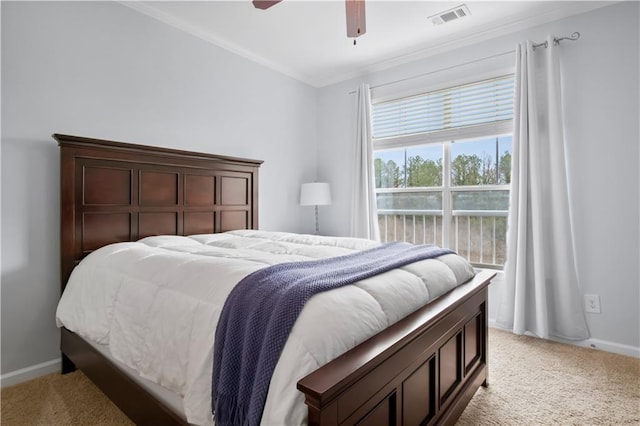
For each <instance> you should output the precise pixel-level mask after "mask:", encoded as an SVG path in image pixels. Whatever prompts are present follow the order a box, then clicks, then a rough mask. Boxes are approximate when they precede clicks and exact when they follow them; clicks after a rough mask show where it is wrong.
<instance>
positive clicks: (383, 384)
mask: <svg viewBox="0 0 640 426" xmlns="http://www.w3.org/2000/svg"><path fill="white" fill-rule="evenodd" d="M494 276H495V273H494V272H490V271H484V272H481V273H480V274H478V275H477V276H476V277H475V278H474V279H473V280H472V281H470V282H469V283H466V284H464V285H462V286H460V287H459V288H457V289H455V290H453V291H451V292H450V293H447V294H446V295H444V296H442V297H441V298H439V299H438V300H436V301H434V302H432V303H430V304H429V305H427V306H425V307H423V308H421V309H420V310H418V311H416V312H414V313H413V314H411V315H410V316H408V317H407V318H405V319H403V320H401V321H399V322H397V323H396V324H394V325H393V326H391V327H390V328H388V329H386V330H385V331H383V332H381V333H379V334H377V335H375V336H374V337H372V338H371V339H369V340H368V341H366V342H364V343H362V344H360V345H359V346H357V347H355V348H354V349H352V350H351V351H349V352H347V353H345V354H344V355H342V356H340V357H339V358H337V359H335V360H333V361H332V362H330V363H328V364H327V365H325V366H324V367H321V368H320V369H318V370H316V371H314V372H313V373H311V374H310V375H308V376H306V377H304V378H303V379H302V380H300V381H299V382H298V389H299V390H300V391H302V392H303V393H304V394H305V396H306V398H305V399H306V404H307V405H308V412H309V424H310V425H338V424H340V425H343V424H344V425H351V424H356V423H357V424H359V425H366V424H370V425H424V424H452V423H454V422H455V421H456V419H457V418H458V417H459V416H460V414H461V413H462V411H463V410H464V408H465V407H466V405H467V404H468V403H469V401H470V400H471V398H472V397H473V395H474V393H475V392H476V390H477V389H478V387H480V386H481V385H486V380H487V286H488V284H489V282H490V280H491V279H492V278H493V277H494Z"/></svg>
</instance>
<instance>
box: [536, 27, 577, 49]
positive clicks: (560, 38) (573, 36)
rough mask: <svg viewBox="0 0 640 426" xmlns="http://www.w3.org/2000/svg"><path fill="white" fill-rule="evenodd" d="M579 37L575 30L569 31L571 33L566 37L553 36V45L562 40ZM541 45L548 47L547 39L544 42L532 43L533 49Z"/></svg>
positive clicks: (572, 39) (574, 39) (573, 39)
mask: <svg viewBox="0 0 640 426" xmlns="http://www.w3.org/2000/svg"><path fill="white" fill-rule="evenodd" d="M579 38H580V33H579V32H577V31H576V32H574V33H571V35H570V36H568V37H554V38H553V45H554V46H557V45H559V44H560V42H561V41H562V40H569V41H576V40H577V39H579ZM542 46H544V48H545V49H546V48H547V47H549V41H548V40H545V42H544V43H538V44H534V45H533V50H536V47H542Z"/></svg>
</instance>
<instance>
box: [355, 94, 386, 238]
mask: <svg viewBox="0 0 640 426" xmlns="http://www.w3.org/2000/svg"><path fill="white" fill-rule="evenodd" d="M356 126H357V130H356V149H355V164H354V176H353V196H352V206H351V236H353V237H358V238H368V239H370V240H376V241H379V240H380V231H379V230H378V214H377V212H376V185H375V181H374V173H373V171H374V170H373V142H372V141H371V91H370V89H369V85H368V84H361V85H360V89H359V90H358V114H357V122H356Z"/></svg>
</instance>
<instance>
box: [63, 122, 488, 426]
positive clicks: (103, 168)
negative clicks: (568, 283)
mask: <svg viewBox="0 0 640 426" xmlns="http://www.w3.org/2000/svg"><path fill="white" fill-rule="evenodd" d="M53 136H54V138H55V139H56V140H57V141H58V143H59V145H60V147H61V157H60V158H61V282H62V290H63V291H64V289H65V286H66V284H67V281H68V279H69V276H70V275H71V272H72V271H73V269H74V268H75V267H76V266H77V265H78V264H79V262H80V261H81V260H82V259H83V258H85V257H86V256H87V255H88V254H90V253H93V252H96V251H97V250H99V249H101V248H102V247H104V246H107V245H110V244H113V243H127V242H134V241H138V240H140V239H143V238H146V237H149V238H151V239H153V238H154V237H153V236H156V235H163V236H185V235H202V234H205V235H214V234H221V233H225V235H226V233H228V232H230V231H231V233H232V234H233V232H238V233H242V232H243V231H242V230H247V231H244V232H249V231H252V230H253V231H255V232H256V233H259V231H258V170H259V167H260V164H261V162H260V161H255V160H248V159H242V158H233V157H225V156H217V155H210V154H201V153H194V152H188V151H180V150H172V149H163V148H156V147H149V146H144V145H136V144H128V143H121V142H112V141H105V140H97V139H89V138H82V137H76V136H68V135H60V134H55V135H53ZM249 233H250V234H251V232H249ZM313 238H315V237H313ZM493 276H494V274H493V273H491V272H488V271H481V272H479V273H477V274H476V275H475V276H474V277H473V278H472V279H470V280H469V281H468V282H466V283H465V284H463V285H460V286H458V287H456V288H454V289H453V290H451V291H448V292H446V293H445V294H443V295H441V296H439V297H438V298H437V299H436V300H435V301H432V302H430V303H428V304H426V305H425V306H422V307H419V308H418V309H417V310H415V312H413V313H411V314H409V315H408V316H406V317H404V318H403V319H401V320H399V321H397V322H395V323H394V324H393V325H391V326H389V327H387V328H384V329H383V330H381V331H379V332H378V333H377V334H375V335H374V336H372V337H371V338H368V339H367V340H365V341H363V342H361V343H359V344H358V345H357V346H355V347H353V348H352V349H350V350H348V351H346V352H344V353H343V354H341V355H339V356H337V357H336V358H335V359H333V360H332V361H330V362H328V363H326V364H324V365H322V366H321V367H319V368H317V369H316V370H315V371H312V372H310V373H309V374H306V375H305V376H304V377H302V378H301V379H300V380H298V381H297V383H296V382H295V380H294V381H293V382H292V383H290V386H291V388H292V389H293V388H296V389H297V390H296V392H298V391H299V392H301V393H302V394H301V395H304V402H305V404H306V419H305V421H306V422H308V423H309V424H321V425H329V424H355V423H358V424H376V425H377V424H407V425H409V424H450V423H454V422H455V420H456V419H457V418H458V416H459V415H460V414H461V413H462V411H463V410H464V408H465V406H466V405H467V403H468V402H469V401H470V399H471V398H472V396H473V394H474V393H475V391H476V390H477V388H478V387H479V386H481V385H486V383H487V382H486V380H487V331H486V330H487V286H488V284H489V282H490V280H491V279H492V277H493ZM61 351H62V360H63V361H62V371H63V373H66V372H70V371H73V370H75V369H76V368H79V369H80V370H82V371H83V372H84V373H85V374H86V375H87V376H88V377H89V378H90V379H91V380H92V381H93V382H94V383H96V385H97V386H98V387H99V388H100V389H102V391H103V392H104V393H105V394H106V395H107V396H108V397H109V398H111V399H112V400H113V401H114V403H116V404H117V405H118V406H119V407H120V408H121V409H122V410H123V411H124V412H125V413H126V414H127V415H128V416H129V417H130V418H131V419H132V420H133V421H134V422H136V423H137V424H187V421H186V419H185V417H184V414H183V413H181V412H180V411H179V410H177V409H176V405H175V404H174V403H172V402H171V400H170V399H168V398H167V397H165V396H164V394H163V390H162V389H154V388H153V387H152V386H148V385H145V384H144V383H141V381H140V380H137V379H136V378H135V375H134V374H132V373H131V372H130V371H127V368H126V367H123V366H122V365H120V364H119V363H118V362H117V361H115V360H113V359H111V358H110V357H109V356H108V355H107V354H106V353H105V351H104V350H101V348H100V347H99V345H96V344H95V342H91V341H88V340H87V339H85V338H83V337H81V336H80V335H79V334H76V333H74V332H71V331H69V330H68V329H66V328H64V327H63V328H61Z"/></svg>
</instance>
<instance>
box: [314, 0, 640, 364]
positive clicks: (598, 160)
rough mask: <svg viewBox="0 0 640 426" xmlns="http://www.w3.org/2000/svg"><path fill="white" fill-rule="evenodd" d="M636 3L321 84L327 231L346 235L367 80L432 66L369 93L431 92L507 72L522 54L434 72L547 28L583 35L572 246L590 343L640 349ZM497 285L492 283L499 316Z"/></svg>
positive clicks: (566, 61) (575, 49)
mask: <svg viewBox="0 0 640 426" xmlns="http://www.w3.org/2000/svg"><path fill="white" fill-rule="evenodd" d="M638 6H639V4H638V3H637V2H624V3H619V4H615V5H611V6H607V7H605V8H602V9H597V10H595V11H592V12H588V13H585V14H582V15H577V16H575V17H571V18H567V19H563V20H559V21H556V22H551V23H548V24H546V25H544V26H540V27H536V28H533V29H528V30H524V31H519V32H516V33H513V34H511V35H509V36H503V37H499V38H496V39H494V40H490V41H485V42H482V43H479V44H477V45H473V46H468V47H465V48H461V49H458V50H456V51H452V52H449V53H446V54H441V55H438V56H433V57H430V58H428V59H424V60H420V61H416V62H413V63H411V64H407V65H403V66H399V67H396V68H393V69H388V70H385V71H381V72H376V73H372V74H371V75H368V76H365V77H363V78H362V79H354V80H351V81H347V82H344V83H340V84H336V85H333V86H330V87H326V88H323V89H321V90H320V94H319V101H318V102H319V103H318V114H319V115H318V120H319V124H318V126H319V132H318V144H319V153H318V155H319V157H318V160H319V163H318V175H319V179H322V180H326V181H329V182H331V183H332V184H333V185H332V187H333V188H335V189H334V194H333V195H334V204H333V205H332V206H330V208H327V209H326V211H325V217H326V220H327V221H328V222H329V223H327V224H325V225H324V229H325V230H327V231H328V232H329V233H331V234H334V235H347V234H348V232H349V221H348V220H347V219H345V218H348V217H349V216H348V215H349V213H350V200H351V182H352V175H351V173H352V167H351V164H352V161H353V149H352V146H353V141H354V139H355V127H354V122H355V104H356V95H354V94H349V92H352V91H354V90H356V89H357V88H358V85H359V83H360V82H361V81H363V82H367V83H369V84H371V86H376V85H379V84H384V83H387V82H391V81H396V80H400V79H405V78H407V77H411V76H417V75H423V74H428V73H431V74H429V75H427V76H424V77H421V78H417V79H411V80H408V81H405V82H403V83H401V84H391V85H387V86H384V87H382V88H379V89H375V90H373V91H372V97H374V98H375V97H386V96H389V95H390V94H393V93H394V92H395V93H398V94H403V93H406V92H407V90H413V91H415V90H416V89H418V90H427V89H429V88H432V87H437V86H438V85H440V84H442V83H443V82H446V81H452V82H455V81H457V80H458V79H461V78H467V79H468V78H470V77H471V78H479V77H481V76H483V75H485V74H486V73H487V72H490V71H491V70H506V69H508V68H510V67H512V64H513V61H514V60H515V59H514V58H513V56H512V55H503V56H499V57H496V58H494V59H491V60H487V61H480V62H476V63H474V64H470V65H466V66H461V67H458V68H455V69H450V70H447V71H443V72H437V70H441V69H445V68H448V67H450V66H452V65H456V64H464V63H467V62H470V61H474V60H477V59H481V58H487V57H491V56H494V55H498V54H500V53H503V52H508V51H510V50H512V49H514V48H515V45H516V43H518V42H520V41H523V40H526V39H531V40H534V41H543V40H544V39H545V38H546V35H547V34H548V33H552V34H556V35H560V36H562V35H569V34H571V33H572V32H574V31H579V32H580V33H581V35H582V36H581V38H580V39H579V40H578V41H576V42H564V43H563V45H562V50H563V57H562V71H563V75H564V103H565V105H566V111H565V122H566V137H567V143H568V153H567V155H568V163H569V164H568V166H569V180H570V189H571V191H572V195H571V205H572V209H573V219H574V226H575V229H574V230H575V245H576V250H577V262H578V269H579V278H580V284H581V287H582V291H583V292H584V293H585V294H599V295H600V298H601V305H602V313H601V314H599V315H597V314H587V322H588V325H589V328H590V331H591V335H592V338H593V339H592V342H597V345H600V344H604V345H605V346H606V347H607V348H608V349H616V346H619V348H618V349H622V350H621V352H625V351H626V352H629V350H631V352H633V351H634V350H635V351H636V352H637V351H638V350H640V349H639V347H640V318H639V312H640V274H639V269H638V268H639V267H638V265H639V263H640V249H639V241H640V235H639V217H640V210H639V205H638V200H639V194H640V186H639V181H640V178H639V174H638V169H639V158H640V153H639V145H640V142H639V139H640V136H639V128H638V126H639V115H640V110H639V105H638V104H639V96H638V94H639V91H640V86H639V66H638V62H639V50H640V49H639V38H640V35H639V32H638V26H639V23H640V19H639V18H640V16H639V15H640V13H639V7H638ZM499 290H500V283H499V282H496V283H495V284H494V285H492V287H491V290H490V307H491V309H490V317H493V318H495V309H496V307H497V305H498V301H499V293H500V292H499Z"/></svg>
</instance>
